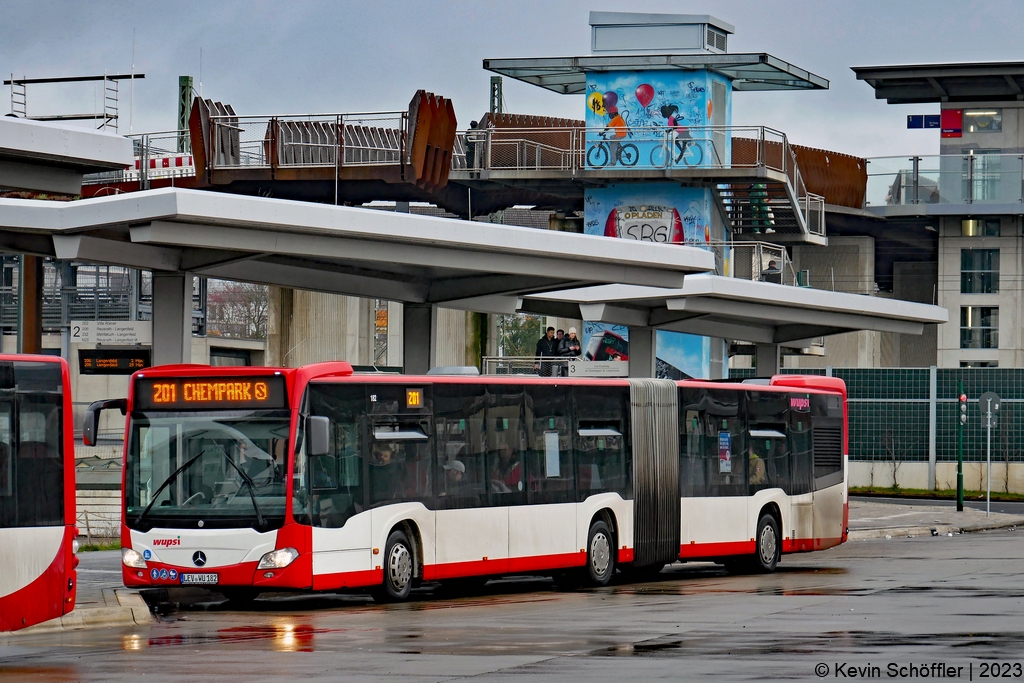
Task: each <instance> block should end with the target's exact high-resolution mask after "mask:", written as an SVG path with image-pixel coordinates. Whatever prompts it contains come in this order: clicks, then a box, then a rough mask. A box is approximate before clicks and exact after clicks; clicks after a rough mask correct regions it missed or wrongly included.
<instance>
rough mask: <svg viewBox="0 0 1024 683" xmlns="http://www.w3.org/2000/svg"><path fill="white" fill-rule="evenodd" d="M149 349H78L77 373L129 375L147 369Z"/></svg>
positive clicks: (150, 354)
mask: <svg viewBox="0 0 1024 683" xmlns="http://www.w3.org/2000/svg"><path fill="white" fill-rule="evenodd" d="M151 358H152V352H151V351H150V350H149V349H79V350H78V371H79V372H80V373H81V374H83V375H130V374H132V373H133V372H135V371H137V370H142V369H145V368H148V367H149V366H150V365H151V364H152V363H151Z"/></svg>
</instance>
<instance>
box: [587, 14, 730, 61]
mask: <svg viewBox="0 0 1024 683" xmlns="http://www.w3.org/2000/svg"><path fill="white" fill-rule="evenodd" d="M735 32H736V28H735V27H734V26H733V25H732V24H728V23H726V22H724V21H722V20H721V19H718V18H716V17H712V16H710V15H707V14H642V13H637V12H591V13H590V51H591V53H592V54H595V55H603V54H611V53H614V54H700V53H704V54H725V53H726V52H728V36H729V34H730V33H735Z"/></svg>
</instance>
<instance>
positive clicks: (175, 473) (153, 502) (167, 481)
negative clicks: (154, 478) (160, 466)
mask: <svg viewBox="0 0 1024 683" xmlns="http://www.w3.org/2000/svg"><path fill="white" fill-rule="evenodd" d="M205 452H206V449H205V448H204V449H203V450H201V451H199V455H197V456H195V457H194V458H191V459H190V460H188V461H187V462H186V463H185V464H184V465H182V466H181V467H179V468H178V469H176V470H174V471H173V472H171V476H169V477H167V478H166V479H164V483H162V484H160V488H158V489H157V490H156V493H154V494H153V499H152V500H151V501H149V505H147V506H146V509H145V510H143V511H142V512H141V513H140V514H139V516H138V517H136V518H135V526H138V525H139V523H141V522H142V518H143V517H145V516H146V515H148V514H149V511H150V510H152V509H153V506H154V505H156V501H157V499H158V498H159V497H160V493H161V492H162V491H163V490H164V489H165V488H167V485H168V484H170V483H171V482H172V481H174V478H175V477H177V476H178V475H179V474H181V473H182V472H184V471H185V470H186V469H188V468H189V466H190V465H191V464H192V463H194V462H195V461H196V460H198V459H199V458H201V457H203V453H205Z"/></svg>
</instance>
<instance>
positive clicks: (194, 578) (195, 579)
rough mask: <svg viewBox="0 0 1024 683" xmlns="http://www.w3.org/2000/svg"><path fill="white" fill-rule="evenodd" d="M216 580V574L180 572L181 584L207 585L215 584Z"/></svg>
mask: <svg viewBox="0 0 1024 683" xmlns="http://www.w3.org/2000/svg"><path fill="white" fill-rule="evenodd" d="M217 581H218V576H217V574H182V575H181V583H182V584H183V585H199V586H209V585H212V584H216V583H217Z"/></svg>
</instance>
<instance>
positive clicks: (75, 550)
mask: <svg viewBox="0 0 1024 683" xmlns="http://www.w3.org/2000/svg"><path fill="white" fill-rule="evenodd" d="M80 547H81V546H80V545H79V543H78V539H77V538H76V539H75V540H73V541H71V552H72V553H74V554H75V555H77V554H78V549H79V548H80Z"/></svg>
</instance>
